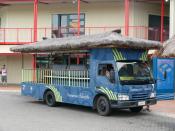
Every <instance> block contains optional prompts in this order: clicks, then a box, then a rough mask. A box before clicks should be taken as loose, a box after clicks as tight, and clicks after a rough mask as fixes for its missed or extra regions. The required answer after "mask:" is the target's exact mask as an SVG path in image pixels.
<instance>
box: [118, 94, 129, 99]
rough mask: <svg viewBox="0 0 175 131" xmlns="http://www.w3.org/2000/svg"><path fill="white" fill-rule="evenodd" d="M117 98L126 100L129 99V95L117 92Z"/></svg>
mask: <svg viewBox="0 0 175 131" xmlns="http://www.w3.org/2000/svg"><path fill="white" fill-rule="evenodd" d="M118 100H120V101H128V100H129V96H128V95H124V94H118Z"/></svg>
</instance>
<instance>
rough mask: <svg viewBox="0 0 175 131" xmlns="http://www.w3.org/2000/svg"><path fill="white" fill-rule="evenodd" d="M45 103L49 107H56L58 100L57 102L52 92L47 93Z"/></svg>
mask: <svg viewBox="0 0 175 131" xmlns="http://www.w3.org/2000/svg"><path fill="white" fill-rule="evenodd" d="M45 102H46V104H47V105H48V106H50V107H54V106H56V104H57V103H56V100H55V95H54V94H53V92H52V91H47V92H46V94H45Z"/></svg>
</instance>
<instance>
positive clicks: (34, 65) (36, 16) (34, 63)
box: [32, 0, 38, 81]
mask: <svg viewBox="0 0 175 131" xmlns="http://www.w3.org/2000/svg"><path fill="white" fill-rule="evenodd" d="M33 13H34V23H33V26H34V28H33V31H34V33H33V40H34V42H37V33H38V31H37V28H38V0H34V11H33ZM32 62H33V69H34V72H33V81H35V80H36V55H35V54H34V55H33V60H32Z"/></svg>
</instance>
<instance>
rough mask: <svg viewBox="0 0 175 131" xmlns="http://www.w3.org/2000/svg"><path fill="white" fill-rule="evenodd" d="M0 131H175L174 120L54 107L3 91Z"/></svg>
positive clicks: (124, 113) (119, 112)
mask: <svg viewBox="0 0 175 131" xmlns="http://www.w3.org/2000/svg"><path fill="white" fill-rule="evenodd" d="M0 98H1V99H0V105H1V108H0V118H1V119H0V131H70V130H71V131H175V119H174V118H170V117H164V116H159V115H156V114H154V113H153V112H141V113H139V114H134V113H131V112H130V111H128V110H122V111H118V110H116V111H114V112H113V113H112V115H111V116H109V117H103V116H99V115H98V114H97V113H96V112H95V111H93V110H92V109H91V108H87V107H82V106H74V105H67V104H62V105H60V106H58V107H55V108H51V107H48V106H47V105H45V104H44V103H42V102H38V101H36V100H34V99H33V98H31V97H24V96H21V95H20V93H14V92H12V93H10V92H8V93H7V92H0Z"/></svg>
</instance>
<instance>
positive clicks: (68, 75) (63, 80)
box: [22, 69, 90, 87]
mask: <svg viewBox="0 0 175 131" xmlns="http://www.w3.org/2000/svg"><path fill="white" fill-rule="evenodd" d="M89 81H90V78H89V72H88V71H86V70H82V71H80V70H50V69H36V70H33V69H23V70H22V82H32V83H33V82H34V83H43V84H48V85H59V86H73V87H89Z"/></svg>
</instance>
